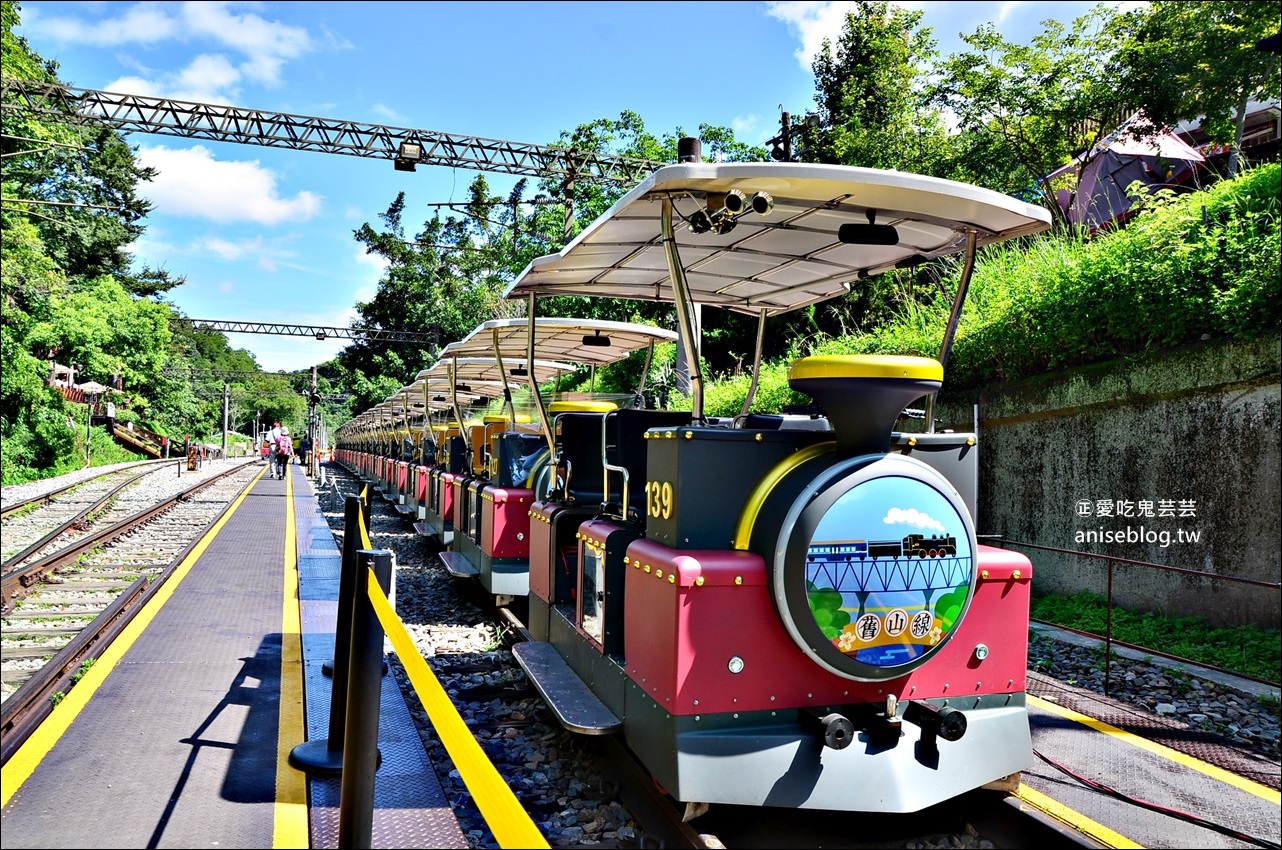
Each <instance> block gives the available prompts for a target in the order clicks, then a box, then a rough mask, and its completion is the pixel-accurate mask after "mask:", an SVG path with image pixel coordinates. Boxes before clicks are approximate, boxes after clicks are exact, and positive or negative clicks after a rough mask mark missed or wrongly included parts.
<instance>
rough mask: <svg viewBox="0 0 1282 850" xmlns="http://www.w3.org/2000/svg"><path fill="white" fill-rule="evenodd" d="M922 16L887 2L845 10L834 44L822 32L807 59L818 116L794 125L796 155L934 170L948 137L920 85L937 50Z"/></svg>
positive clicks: (816, 159)
mask: <svg viewBox="0 0 1282 850" xmlns="http://www.w3.org/2000/svg"><path fill="white" fill-rule="evenodd" d="M921 17H922V13H921V12H920V11H918V10H910V9H904V8H901V7H899V6H891V4H889V3H886V2H860V3H856V4H855V9H854V11H851V12H848V13H846V19H845V23H844V24H843V26H842V31H841V35H840V36H839V37H838V39H837V43H836V45H833V44H832V43H831V42H829V41H828V40H827V39H825V40H824V42H823V46H822V47H821V48H820V51H819V55H818V56H817V57H816V58H815V60H814V63H813V64H812V66H811V68H812V69H813V71H814V74H815V102H816V104H817V105H818V108H819V119H820V120H819V125H818V126H817V127H810V126H808V125H806V124H804V123H803V124H802V125H801V126H800V127H799V128H798V129H797V131H796V133H797V135H798V136H799V141H798V142H795V143H794V144H795V145H796V146H797V147H798V148H799V154H800V155H799V156H798V157H797V158H799V159H801V160H803V161H807V162H828V163H837V164H842V165H859V166H864V167H866V168H897V169H903V170H911V171H914V172H917V173H921V174H935V173H936V170H937V168H938V167H939V166H940V164H941V163H942V162H945V161H946V156H945V154H946V152H947V150H948V141H947V133H946V130H945V127H944V122H943V120H942V118H941V116H940V113H939V111H938V109H936V108H934V107H932V106H931V104H930V98H929V92H928V91H927V89H926V86H925V71H926V70H927V67H928V65H929V63H930V62H931V61H932V60H933V59H934V58H935V56H936V55H937V54H936V52H935V41H934V39H933V38H932V37H931V29H930V28H929V27H921V26H920V24H921Z"/></svg>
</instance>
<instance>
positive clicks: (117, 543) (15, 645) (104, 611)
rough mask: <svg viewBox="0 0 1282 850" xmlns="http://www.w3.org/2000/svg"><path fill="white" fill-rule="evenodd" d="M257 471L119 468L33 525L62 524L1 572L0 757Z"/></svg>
mask: <svg viewBox="0 0 1282 850" xmlns="http://www.w3.org/2000/svg"><path fill="white" fill-rule="evenodd" d="M168 466H169V467H170V468H172V463H169V464H168ZM260 469H261V467H260V466H258V465H257V464H255V463H253V462H252V459H251V460H241V459H237V460H229V461H220V462H213V463H208V464H206V465H205V467H202V469H200V470H198V471H195V472H189V473H187V474H186V475H185V476H183V478H182V479H179V478H178V477H177V476H175V477H174V478H173V479H170V478H167V477H164V478H160V479H157V478H155V476H157V475H163V470H164V467H161V471H160V472H157V471H153V470H143V471H141V472H138V471H136V470H133V471H130V472H127V473H125V476H126V478H125V480H124V482H123V483H122V482H121V481H120V480H119V476H118V475H117V474H112V475H108V476H104V477H103V478H100V479H96V480H95V482H94V483H93V484H91V485H86V489H85V491H84V495H83V498H80V499H76V500H73V501H75V503H76V504H77V505H79V507H78V508H77V507H75V506H74V505H69V506H67V507H64V508H63V509H62V510H61V511H56V512H55V515H54V516H53V517H52V518H51V519H49V520H46V521H42V523H33V525H36V524H38V525H41V526H42V527H46V528H47V527H48V524H49V523H54V522H56V521H57V519H58V518H62V521H61V522H58V523H57V524H56V525H55V526H54V528H55V530H56V529H58V528H64V526H65V529H64V533H61V534H52V533H51V532H49V531H45V532H43V533H42V537H41V539H43V538H48V540H46V541H45V543H44V544H42V545H40V546H38V547H34V548H33V547H32V545H31V544H30V543H28V544H26V547H25V548H28V549H32V551H31V552H30V553H29V554H28V555H27V556H24V558H23V559H22V561H21V562H19V559H18V558H17V557H14V558H12V559H11V561H10V562H8V563H6V565H5V567H4V573H3V576H2V578H0V583H2V585H3V600H4V612H3V614H4V632H3V641H0V677H2V678H3V692H4V700H3V706H2V707H0V721H2V722H0V760H7V759H8V758H9V756H10V755H11V754H12V753H13V752H14V751H15V750H16V749H17V748H18V747H19V746H21V743H22V742H23V741H24V740H25V739H26V737H27V736H28V735H29V734H30V733H31V731H32V730H34V729H35V728H36V727H37V726H38V725H39V723H40V722H41V721H42V720H43V719H44V717H45V716H47V715H48V713H49V711H50V710H51V709H52V706H53V704H54V703H55V702H56V701H57V700H59V699H60V698H61V697H60V695H61V694H65V693H66V691H68V690H69V689H70V688H71V687H72V686H73V685H74V683H75V681H76V679H78V678H79V674H80V673H81V672H82V671H83V669H85V668H86V666H87V665H91V664H92V663H93V659H94V658H95V657H96V656H97V655H98V654H100V653H101V652H102V650H103V649H104V648H105V647H106V646H108V645H109V644H110V642H111V641H112V640H113V639H114V638H115V636H116V635H117V634H119V632H120V631H121V630H122V629H123V628H124V627H125V626H126V625H127V624H128V622H129V621H130V619H131V618H132V617H133V616H134V615H135V614H136V613H137V612H138V611H139V610H140V609H141V608H142V606H143V604H144V603H145V602H146V601H147V600H148V599H149V598H150V597H151V595H152V594H153V593H154V592H155V591H156V589H157V588H159V587H160V586H161V585H162V584H163V583H164V581H165V579H166V578H167V577H168V576H169V574H170V573H171V572H172V571H173V570H174V569H175V568H176V567H177V566H178V565H179V564H180V563H181V562H182V560H183V559H184V558H185V557H186V555H187V553H188V552H189V551H190V550H191V548H192V547H193V546H194V545H195V544H196V543H197V542H198V541H199V540H200V538H201V537H202V536H203V534H204V533H205V531H206V529H208V528H209V526H210V525H212V524H213V523H214V522H216V521H217V519H218V518H219V517H220V516H222V514H223V513H224V512H225V511H226V510H227V508H228V507H229V506H230V505H231V503H232V502H233V501H234V500H235V498H236V496H238V495H239V494H240V493H241V492H242V491H243V490H244V488H245V486H246V485H247V484H248V483H249V481H250V480H251V479H252V478H253V476H254V475H255V474H256V473H257V472H258V471H259V470H260ZM130 476H132V477H130ZM128 485H133V486H128ZM76 492H80V491H76ZM86 502H88V504H89V507H87V508H86V507H85V506H84V505H85V503H86ZM94 506H96V507H94ZM47 509H48V508H47V507H42V508H39V509H38V510H37V512H36V513H33V514H31V516H32V517H35V516H36V514H37V513H43V512H44V511H45V510H47ZM67 510H71V511H72V513H73V515H74V516H73V518H72V519H66V518H65V517H64V514H65V513H66V511H67ZM15 516H17V514H16V513H15ZM75 517H78V519H77V518H75ZM90 517H93V520H94V521H93V522H88V519H89V518H90ZM77 526H81V527H77ZM8 528H9V527H8V525H7V524H6V526H5V534H6V536H7V535H8V533H9V531H8ZM18 545H21V544H18Z"/></svg>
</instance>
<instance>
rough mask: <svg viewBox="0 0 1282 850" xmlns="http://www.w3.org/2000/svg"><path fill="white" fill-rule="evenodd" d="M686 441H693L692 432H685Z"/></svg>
mask: <svg viewBox="0 0 1282 850" xmlns="http://www.w3.org/2000/svg"><path fill="white" fill-rule="evenodd" d="M686 439H687V440H693V439H694V432H693V431H686Z"/></svg>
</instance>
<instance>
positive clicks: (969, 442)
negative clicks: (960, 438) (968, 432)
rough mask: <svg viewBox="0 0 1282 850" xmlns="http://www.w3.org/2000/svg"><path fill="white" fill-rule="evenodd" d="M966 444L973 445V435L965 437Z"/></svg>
mask: <svg viewBox="0 0 1282 850" xmlns="http://www.w3.org/2000/svg"><path fill="white" fill-rule="evenodd" d="M966 445H968V446H973V445H975V438H974V437H967V438H966Z"/></svg>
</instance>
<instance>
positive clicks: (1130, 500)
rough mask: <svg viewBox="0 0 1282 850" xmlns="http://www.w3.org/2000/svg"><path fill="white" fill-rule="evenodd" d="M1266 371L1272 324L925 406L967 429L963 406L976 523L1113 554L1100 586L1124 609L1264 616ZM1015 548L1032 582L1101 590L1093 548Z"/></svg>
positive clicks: (1269, 376)
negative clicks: (975, 454)
mask: <svg viewBox="0 0 1282 850" xmlns="http://www.w3.org/2000/svg"><path fill="white" fill-rule="evenodd" d="M1280 375H1282V337H1280V336H1279V335H1278V334H1272V335H1269V336H1266V337H1264V338H1261V339H1253V340H1227V341H1225V340H1210V341H1205V342H1202V343H1198V344H1194V345H1191V346H1186V347H1183V348H1179V349H1175V350H1168V351H1161V352H1155V353H1150V354H1146V355H1143V356H1136V357H1129V358H1124V359H1120V360H1115V361H1112V362H1110V363H1104V364H1100V365H1096V366H1091V367H1086V368H1080V369H1073V370H1067V371H1063V372H1057V373H1054V374H1048V375H1044V376H1040V377H1037V378H1033V379H1029V380H1025V381H1020V382H1016V383H1008V384H1001V385H994V386H989V387H985V388H983V389H981V390H979V391H978V392H968V393H951V394H950V393H949V392H948V390H947V388H946V387H945V392H944V394H943V395H942V396H941V399H940V404H939V409H938V414H939V415H938V417H937V418H938V420H939V421H941V422H947V423H955V428H956V430H971V429H972V428H973V427H974V422H975V417H976V413H977V415H978V426H979V446H980V498H979V516H978V518H977V526H978V528H977V530H978V531H979V533H980V534H1000V535H1002V536H1003V537H1004V538H1005V539H1006V540H1007V541H1019V542H1022V543H1032V544H1038V545H1041V546H1048V547H1053V548H1057V549H1068V550H1075V551H1081V552H1090V553H1094V554H1097V555H1105V556H1109V557H1111V558H1114V559H1117V560H1114V561H1113V563H1112V569H1113V577H1112V593H1113V596H1114V599H1115V600H1116V602H1117V603H1118V604H1120V605H1122V606H1123V607H1126V608H1130V609H1134V610H1153V611H1162V612H1166V613H1170V614H1184V615H1188V614H1196V615H1204V616H1206V617H1207V618H1208V619H1209V620H1210V621H1211V622H1212V623H1213V624H1215V625H1237V624H1242V623H1257V624H1259V625H1261V626H1266V627H1269V628H1277V627H1278V625H1279V606H1280V605H1282V601H1280V599H1279V593H1278V590H1277V582H1278V581H1279V579H1280V578H1282V566H1280V563H1279V552H1280V551H1282V545H1280V544H1279V525H1280V523H1279V515H1280V513H1282V512H1280V509H1279V504H1282V490H1280V488H1279V479H1280V477H1282V474H1280V468H1282V453H1280V451H1279V433H1280V431H1282V424H1280V419H1279V409H1280V407H1282V405H1280V403H1279V399H1280V396H1282V387H1280V381H1279V376H1280ZM1119 513H1124V514H1129V515H1127V516H1121V515H1119ZM1011 548H1020V547H1016V546H1014V545H1012V546H1011ZM1022 551H1024V552H1025V553H1026V554H1028V555H1029V557H1030V558H1031V559H1032V560H1033V563H1034V571H1033V574H1034V579H1033V581H1034V588H1035V590H1039V591H1044V592H1052V593H1057V594H1071V593H1074V592H1076V591H1079V590H1090V591H1093V592H1097V593H1100V594H1106V593H1107V592H1108V572H1109V570H1108V564H1107V563H1106V562H1105V561H1103V560H1099V559H1094V558H1085V557H1080V556H1074V555H1065V554H1060V553H1053V552H1046V551H1041V550H1036V549H1031V548H1024V549H1022ZM1121 559H1131V560H1137V561H1145V562H1150V563H1156V564H1161V565H1164V566H1167V567H1173V568H1177V569H1180V570H1186V571H1192V572H1196V573H1199V574H1212V575H1215V576H1223V577H1232V578H1235V579H1245V580H1249V581H1254V582H1262V583H1265V585H1269V584H1271V586H1262V585H1252V584H1239V583H1234V582H1230V581H1217V580H1208V579H1207V578H1204V577H1202V576H1201V575H1192V574H1190V573H1183V572H1167V571H1160V570H1155V569H1152V568H1149V567H1143V566H1137V565H1132V564H1127V563H1124V562H1123V561H1122V560H1121Z"/></svg>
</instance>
